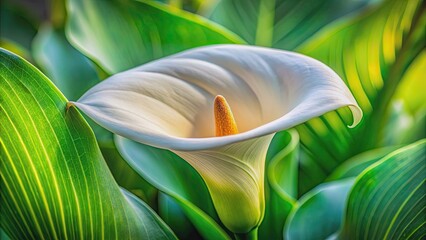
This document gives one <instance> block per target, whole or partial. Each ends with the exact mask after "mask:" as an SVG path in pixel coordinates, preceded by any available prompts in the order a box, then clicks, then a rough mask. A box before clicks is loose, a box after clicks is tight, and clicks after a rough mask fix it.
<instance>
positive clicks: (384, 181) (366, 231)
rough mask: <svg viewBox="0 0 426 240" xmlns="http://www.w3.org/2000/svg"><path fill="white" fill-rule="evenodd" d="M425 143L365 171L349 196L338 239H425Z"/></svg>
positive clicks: (400, 151)
mask: <svg viewBox="0 0 426 240" xmlns="http://www.w3.org/2000/svg"><path fill="white" fill-rule="evenodd" d="M425 162H426V140H425V139H423V140H421V141H418V142H416V143H413V144H411V145H409V146H407V147H404V148H401V149H399V150H397V151H395V152H393V153H391V154H389V155H388V156H386V157H385V158H383V159H382V160H381V161H380V162H378V163H376V164H374V165H373V166H371V167H369V168H368V169H367V170H366V171H364V172H363V173H362V174H361V176H360V177H358V179H357V180H356V182H355V185H354V187H353V189H352V190H351V193H350V195H349V200H348V204H347V210H346V216H345V221H344V224H343V230H342V232H341V234H340V238H341V239H421V238H422V237H424V236H425V235H426V228H425V220H424V216H425V214H426V207H425V206H426V184H425V183H426V164H425Z"/></svg>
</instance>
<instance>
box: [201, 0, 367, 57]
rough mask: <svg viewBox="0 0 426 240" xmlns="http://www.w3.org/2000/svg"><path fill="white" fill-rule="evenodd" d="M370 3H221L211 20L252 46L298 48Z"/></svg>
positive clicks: (268, 0)
mask: <svg viewBox="0 0 426 240" xmlns="http://www.w3.org/2000/svg"><path fill="white" fill-rule="evenodd" d="M368 3H369V0H361V1H357V0H355V1H354V0H350V1H338V0H337V1H336V0H325V1H324V0H323V1H306V0H305V1H300V0H250V1H246V0H220V1H218V4H217V5H216V6H215V8H214V10H213V12H212V13H211V14H210V16H209V18H210V19H212V20H213V21H215V22H217V23H219V24H221V25H223V26H225V27H226V28H228V29H229V30H231V31H233V32H235V33H237V34H238V35H239V36H241V37H242V38H243V39H244V40H246V41H247V42H248V43H250V44H255V45H262V46H268V47H274V48H280V49H289V50H292V49H295V48H296V47H297V46H299V45H300V44H301V43H303V42H304V41H306V40H307V39H308V38H310V37H311V36H312V35H313V34H314V33H315V32H317V31H318V30H319V29H321V28H322V27H324V26H326V25H327V24H328V23H330V22H332V21H333V20H336V19H338V18H339V17H342V16H344V15H346V14H348V13H351V12H354V11H357V10H359V9H362V8H363V7H365V6H366V5H367V4H368Z"/></svg>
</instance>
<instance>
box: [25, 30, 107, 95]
mask: <svg viewBox="0 0 426 240" xmlns="http://www.w3.org/2000/svg"><path fill="white" fill-rule="evenodd" d="M32 49H33V57H34V59H35V61H36V63H37V64H38V65H39V66H41V68H42V69H43V70H44V72H45V73H46V75H47V76H48V77H49V78H50V79H52V81H53V83H55V85H56V86H57V87H58V88H59V90H60V91H61V92H62V93H63V94H64V95H65V97H67V98H68V99H70V100H77V99H78V98H80V97H81V95H83V93H84V92H86V91H87V90H88V89H89V88H90V87H92V86H94V85H95V84H96V83H98V82H99V81H100V79H99V78H98V75H97V73H96V70H95V67H94V66H93V64H92V63H91V62H90V60H89V59H87V58H86V57H85V56H84V55H83V54H81V53H80V52H78V51H77V50H76V49H75V48H74V47H72V46H71V45H70V44H69V43H68V41H67V39H66V38H65V33H64V31H63V30H60V29H53V28H52V27H51V26H49V25H44V26H42V27H41V28H40V30H39V32H38V33H37V36H36V37H35V39H34V42H33V45H32Z"/></svg>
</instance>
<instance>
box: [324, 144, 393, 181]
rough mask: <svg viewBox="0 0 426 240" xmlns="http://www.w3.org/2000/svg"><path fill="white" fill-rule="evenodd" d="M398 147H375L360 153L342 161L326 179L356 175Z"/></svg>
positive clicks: (332, 179)
mask: <svg viewBox="0 0 426 240" xmlns="http://www.w3.org/2000/svg"><path fill="white" fill-rule="evenodd" d="M396 149H398V146H390V147H384V148H377V149H373V150H370V151H366V152H363V153H360V154H358V155H356V156H354V157H351V158H350V159H348V160H346V161H345V162H344V163H342V164H341V165H340V166H339V167H338V168H336V170H334V172H333V173H331V174H330V176H328V178H327V179H326V181H334V180H339V179H344V178H350V177H356V176H358V175H359V174H360V173H361V172H362V171H364V170H365V169H366V168H368V167H369V166H370V165H372V164H373V163H376V162H377V161H379V160H380V159H382V158H383V157H384V156H386V155H388V154H389V153H391V152H393V151H395V150H396Z"/></svg>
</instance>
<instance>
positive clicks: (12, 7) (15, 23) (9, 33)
mask: <svg viewBox="0 0 426 240" xmlns="http://www.w3.org/2000/svg"><path fill="white" fill-rule="evenodd" d="M39 22H40V19H37V17H36V16H34V15H33V14H32V12H29V11H28V10H27V9H25V8H24V7H22V6H20V5H19V4H16V2H15V3H12V2H11V1H1V7H0V38H1V40H2V41H4V40H7V41H10V42H14V43H15V44H17V45H18V46H20V47H22V48H23V49H25V50H29V49H30V47H31V42H32V39H33V38H34V36H35V35H36V33H37V27H38V24H39Z"/></svg>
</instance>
